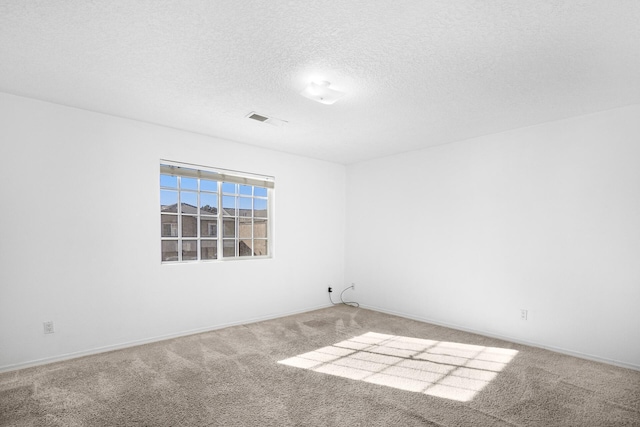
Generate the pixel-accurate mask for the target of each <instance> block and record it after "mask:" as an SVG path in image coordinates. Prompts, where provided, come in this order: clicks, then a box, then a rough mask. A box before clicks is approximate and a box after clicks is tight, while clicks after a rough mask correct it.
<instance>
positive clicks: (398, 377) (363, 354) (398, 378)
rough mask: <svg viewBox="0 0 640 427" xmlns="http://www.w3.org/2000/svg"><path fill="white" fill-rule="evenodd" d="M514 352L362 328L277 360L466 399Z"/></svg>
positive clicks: (443, 396)
mask: <svg viewBox="0 0 640 427" xmlns="http://www.w3.org/2000/svg"><path fill="white" fill-rule="evenodd" d="M516 354H518V352H517V351H516V350H512V349H507V348H498V347H484V346H479V345H471V344H460V343H454V342H446V341H432V340H426V339H420V338H410V337H403V336H397V335H386V334H378V333H375V332H367V333H366V334H363V335H360V336H357V337H354V338H351V339H348V340H346V341H341V342H339V343H337V344H334V345H331V346H327V347H322V348H319V349H317V350H314V351H310V352H308V353H304V354H300V355H298V356H295V357H291V358H289V359H284V360H280V361H279V362H278V363H280V364H283V365H288V366H293V367H296V368H303V369H308V370H311V371H314V372H321V373H324V374H329V375H336V376H339V377H343V378H349V379H352V380H359V381H365V382H368V383H372V384H379V385H384V386H388V387H393V388H397V389H401V390H406V391H412V392H417V393H424V394H427V395H429V396H436V397H442V398H445V399H452V400H457V401H460V402H467V401H470V400H471V399H473V397H474V396H475V395H476V394H477V393H478V392H479V391H480V390H482V389H483V388H484V387H485V386H486V385H487V384H489V383H490V382H491V381H492V380H493V379H494V378H495V377H496V376H497V375H498V373H499V372H500V371H502V369H504V367H505V366H507V364H508V363H509V362H510V361H511V360H512V359H513V358H514V357H515V355H516Z"/></svg>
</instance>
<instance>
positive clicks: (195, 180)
mask: <svg viewBox="0 0 640 427" xmlns="http://www.w3.org/2000/svg"><path fill="white" fill-rule="evenodd" d="M273 188H274V179H273V178H272V177H267V176H261V175H254V174H247V173H240V172H231V171H226V170H221V169H212V168H205V167H202V166H193V165H183V164H178V163H175V162H163V163H162V164H161V165H160V219H161V233H160V240H161V260H162V262H165V263H166V262H180V261H197V260H202V261H205V260H216V259H249V258H255V257H269V256H271V253H270V252H271V251H270V243H271V242H272V239H271V235H270V234H271V232H270V225H271V223H270V220H271V215H270V203H269V202H270V195H271V193H272V192H273Z"/></svg>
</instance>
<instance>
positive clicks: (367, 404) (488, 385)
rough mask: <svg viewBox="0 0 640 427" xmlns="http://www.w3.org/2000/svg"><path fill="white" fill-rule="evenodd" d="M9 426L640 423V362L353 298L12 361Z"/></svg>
mask: <svg viewBox="0 0 640 427" xmlns="http://www.w3.org/2000/svg"><path fill="white" fill-rule="evenodd" d="M0 425H1V426H640V372H638V371H633V370H629V369H624V368H618V367H614V366H610V365H606V364H602V363H596V362H591V361H586V360H582V359H577V358H573V357H569V356H564V355H561V354H557V353H553V352H550V351H545V350H541V349H537V348H531V347H527V346H522V345H517V344H512V343H509V342H505V341H501V340H496V339H492V338H486V337H482V336H479V335H474V334H469V333H465V332H460V331H455V330H452V329H448V328H443V327H439V326H434V325H430V324H425V323H420V322H416V321H412V320H408V319H404V318H399V317H395V316H390V315H387V314H382V313H377V312H374V311H370V310H365V309H357V308H352V307H348V306H336V307H331V308H328V309H323V310H318V311H313V312H310V313H304V314H299V315H295V316H289V317H285V318H281V319H276V320H270V321H265V322H260V323H254V324H250V325H245V326H237V327H231V328H226V329H221V330H218V331H213V332H208V333H203V334H198V335H192V336H188V337H184V338H178V339H173V340H168V341H163V342H159V343H154V344H148V345H144V346H138V347H134V348H130V349H125V350H119V351H113V352H109V353H104V354H100V355H95V356H88V357H84V358H80V359H75V360H71V361H67V362H60V363H53V364H49V365H46V366H41V367H35V368H29V369H24V370H21V371H15V372H8V373H4V374H0Z"/></svg>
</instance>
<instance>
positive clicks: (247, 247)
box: [238, 239, 253, 256]
mask: <svg viewBox="0 0 640 427" xmlns="http://www.w3.org/2000/svg"><path fill="white" fill-rule="evenodd" d="M238 254H239V256H252V255H253V251H252V249H251V239H249V240H240V242H238Z"/></svg>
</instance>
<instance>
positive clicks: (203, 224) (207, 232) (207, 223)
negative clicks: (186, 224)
mask: <svg viewBox="0 0 640 427" xmlns="http://www.w3.org/2000/svg"><path fill="white" fill-rule="evenodd" d="M200 235H201V236H202V237H218V221H217V220H216V219H215V218H206V217H202V218H201V219H200Z"/></svg>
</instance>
